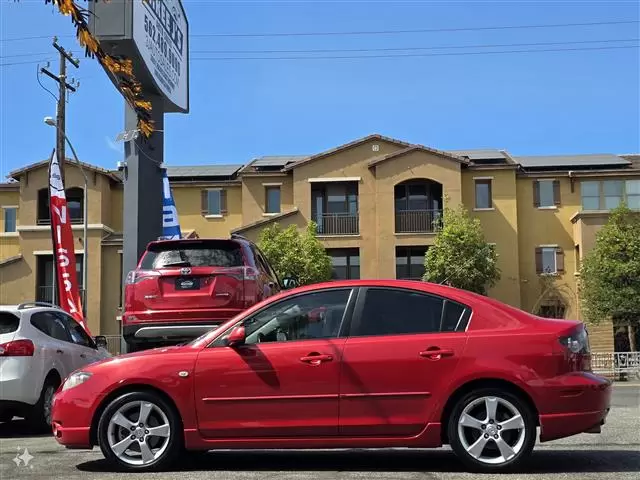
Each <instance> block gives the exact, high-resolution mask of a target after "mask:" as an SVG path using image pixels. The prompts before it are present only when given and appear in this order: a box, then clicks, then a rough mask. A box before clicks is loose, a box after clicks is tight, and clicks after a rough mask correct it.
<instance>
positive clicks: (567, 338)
mask: <svg viewBox="0 0 640 480" xmlns="http://www.w3.org/2000/svg"><path fill="white" fill-rule="evenodd" d="M559 340H560V343H561V344H562V346H563V347H564V348H565V349H566V352H567V358H568V361H569V367H570V370H571V371H580V372H584V371H587V372H590V371H591V345H590V344H589V333H588V332H587V329H586V328H585V326H584V325H583V324H581V325H579V326H577V327H576V328H575V329H574V330H573V331H572V332H570V333H569V334H568V335H564V336H562V337H560V338H559Z"/></svg>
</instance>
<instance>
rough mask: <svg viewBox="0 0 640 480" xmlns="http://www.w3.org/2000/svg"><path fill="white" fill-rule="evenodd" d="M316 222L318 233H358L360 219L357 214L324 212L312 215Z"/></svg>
mask: <svg viewBox="0 0 640 480" xmlns="http://www.w3.org/2000/svg"><path fill="white" fill-rule="evenodd" d="M314 219H315V221H316V223H317V224H318V235H358V234H359V233H360V220H359V217H358V214H353V213H326V214H324V215H318V214H316V215H314Z"/></svg>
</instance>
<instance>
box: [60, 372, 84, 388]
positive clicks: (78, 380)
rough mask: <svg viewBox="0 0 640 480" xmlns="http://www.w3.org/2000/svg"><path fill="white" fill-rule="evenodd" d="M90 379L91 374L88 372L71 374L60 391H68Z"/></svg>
mask: <svg viewBox="0 0 640 480" xmlns="http://www.w3.org/2000/svg"><path fill="white" fill-rule="evenodd" d="M90 378H91V374H90V373H88V372H76V373H72V374H71V375H70V376H69V378H67V380H66V381H65V382H64V385H63V386H62V391H63V392H64V391H65V390H69V389H70V388H73V387H77V386H78V385H81V384H83V383H84V382H86V381H87V380H89V379H90Z"/></svg>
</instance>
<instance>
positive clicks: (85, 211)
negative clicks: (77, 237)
mask: <svg viewBox="0 0 640 480" xmlns="http://www.w3.org/2000/svg"><path fill="white" fill-rule="evenodd" d="M44 123H46V124H47V125H49V126H50V127H57V124H56V121H55V120H54V119H53V117H44ZM62 135H63V136H64V139H65V140H66V142H67V145H69V148H70V149H71V153H73V158H74V159H75V161H76V164H77V165H78V168H79V169H80V171H81V172H82V176H83V177H84V192H83V200H82V202H83V207H82V216H83V217H84V219H83V220H84V225H83V232H82V243H83V245H84V254H83V255H82V286H83V288H84V298H83V299H82V308H83V309H84V311H85V312H86V311H87V265H88V263H87V256H88V255H87V254H88V252H89V244H88V239H87V230H88V226H89V223H88V219H89V215H88V214H89V205H88V204H87V187H88V184H89V182H88V180H87V174H86V173H85V171H84V168H83V167H82V163H81V162H80V160H79V159H78V155H76V151H75V149H74V148H73V145H71V142H70V141H69V137H67V134H66V132H64V131H62ZM61 173H62V172H61ZM85 315H86V313H85Z"/></svg>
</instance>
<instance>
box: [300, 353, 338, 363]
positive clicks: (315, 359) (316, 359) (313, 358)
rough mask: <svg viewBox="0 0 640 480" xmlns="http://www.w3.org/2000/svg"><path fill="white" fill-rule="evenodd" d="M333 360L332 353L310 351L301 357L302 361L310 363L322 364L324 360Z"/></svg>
mask: <svg viewBox="0 0 640 480" xmlns="http://www.w3.org/2000/svg"><path fill="white" fill-rule="evenodd" d="M332 360H333V356H332V355H322V354H319V353H310V354H309V355H307V356H306V357H300V361H301V362H304V363H308V364H310V365H320V364H321V363H322V362H330V361H332Z"/></svg>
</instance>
